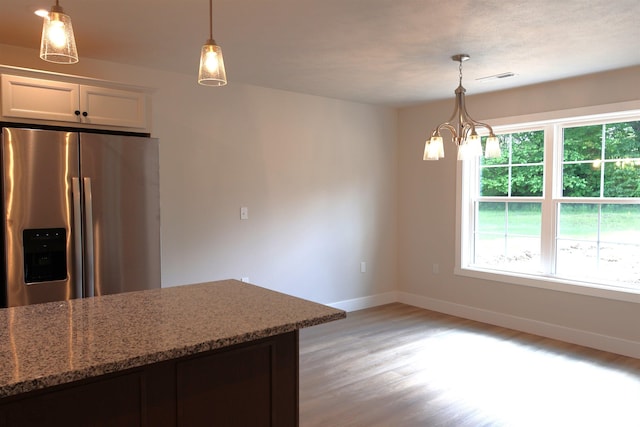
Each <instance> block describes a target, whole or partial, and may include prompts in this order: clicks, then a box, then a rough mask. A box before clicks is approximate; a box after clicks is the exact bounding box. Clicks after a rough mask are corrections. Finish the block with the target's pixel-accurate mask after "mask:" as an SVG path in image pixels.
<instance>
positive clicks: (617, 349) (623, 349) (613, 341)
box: [397, 292, 640, 359]
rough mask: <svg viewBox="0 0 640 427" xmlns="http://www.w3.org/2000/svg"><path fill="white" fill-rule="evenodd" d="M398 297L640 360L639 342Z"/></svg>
mask: <svg viewBox="0 0 640 427" xmlns="http://www.w3.org/2000/svg"><path fill="white" fill-rule="evenodd" d="M397 296H398V299H397V301H398V302H401V303H403V304H407V305H412V306H415V307H420V308H425V309H427V310H433V311H437V312H440V313H445V314H450V315H452V316H457V317H463V318H465V319H471V320H475V321H478V322H483V323H488V324H491V325H497V326H502V327H504V328H509V329H515V330H517V331H522V332H527V333H530V334H534V335H540V336H543V337H546V338H553V339H556V340H560V341H564V342H569V343H572V344H578V345H582V346H585V347H591V348H595V349H598V350H604V351H608V352H611V353H616V354H621V355H624V356H629V357H634V358H638V359H640V342H637V341H631V340H626V339H623V338H616V337H611V336H608V335H602V334H597V333H594V332H589V331H584V330H580V329H573V328H568V327H566V326H560V325H556V324H552V323H546V322H541V321H538V320H532V319H527V318H524V317H518V316H512V315H509V314H504V313H499V312H496V311H490V310H484V309H480V308H476V307H471V306H468V305H462V304H456V303H452V302H449V301H443V300H438V299H434V298H428V297H424V296H420V295H415V294H410V293H406V292H397Z"/></svg>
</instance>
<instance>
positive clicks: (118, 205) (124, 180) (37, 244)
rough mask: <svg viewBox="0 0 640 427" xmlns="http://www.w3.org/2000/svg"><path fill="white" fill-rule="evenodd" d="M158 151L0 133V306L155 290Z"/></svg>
mask: <svg viewBox="0 0 640 427" xmlns="http://www.w3.org/2000/svg"><path fill="white" fill-rule="evenodd" d="M158 150H159V149H158V141H157V140H156V139H153V138H146V137H140V136H129V135H111V134H101V133H82V132H75V131H54V130H43V129H25V128H10V127H4V128H2V153H1V155H2V197H1V198H0V201H1V203H2V227H0V230H1V231H0V232H1V233H2V236H1V237H2V239H1V240H2V241H3V242H4V245H0V247H1V248H2V251H3V253H2V256H1V257H0V262H1V263H2V273H3V281H4V286H3V287H1V288H0V305H2V306H8V307H11V306H17V305H26V304H34V303H40V302H48V301H57V300H66V299H72V298H81V297H90V296H94V295H106V294H112V293H119V292H127V291H134V290H142V289H150V288H159V287H160V203H159V176H158Z"/></svg>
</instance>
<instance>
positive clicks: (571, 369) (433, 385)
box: [413, 331, 640, 427]
mask: <svg viewBox="0 0 640 427" xmlns="http://www.w3.org/2000/svg"><path fill="white" fill-rule="evenodd" d="M414 344H415V343H414ZM423 344H424V345H423V346H422V348H421V350H420V351H418V352H416V353H415V355H414V358H415V360H414V362H415V363H417V364H419V366H421V367H422V369H421V370H420V374H418V375H415V376H414V377H415V378H413V381H414V382H415V384H414V385H418V384H422V385H423V386H425V387H428V388H429V389H431V390H433V389H439V390H441V391H442V392H444V393H443V396H444V397H443V398H444V399H455V400H458V401H462V402H463V404H464V406H466V407H468V408H469V410H472V411H476V412H478V413H482V414H486V416H487V418H488V419H493V420H496V421H497V422H498V423H499V425H500V424H503V425H517V426H519V427H520V426H536V427H538V426H563V427H565V426H577V425H579V426H605V425H607V426H617V427H620V426H640V405H639V404H638V403H639V402H640V379H638V378H637V377H633V376H631V375H628V374H625V373H623V372H620V371H617V370H615V369H611V368H608V367H606V366H600V365H597V364H595V363H587V362H584V361H577V360H574V359H572V358H571V357H570V355H566V354H561V353H554V352H552V351H549V350H536V349H535V348H534V347H531V346H526V345H522V344H516V343H513V342H507V341H503V340H501V339H498V338H493V337H487V336H484V335H480V334H477V333H473V332H466V331H458V332H453V333H448V334H446V335H444V336H437V335H436V336H432V337H429V338H426V339H425V340H424V342H423ZM613 390H615V393H611V392H610V391H613Z"/></svg>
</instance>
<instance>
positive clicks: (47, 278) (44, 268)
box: [22, 228, 67, 284]
mask: <svg viewBox="0 0 640 427" xmlns="http://www.w3.org/2000/svg"><path fill="white" fill-rule="evenodd" d="M22 241H23V244H24V281H25V282H26V283H27V284H29V283H38V282H51V281H56V280H65V279H66V278H67V247H66V243H67V231H66V229H64V228H39V229H28V230H24V231H23V232H22Z"/></svg>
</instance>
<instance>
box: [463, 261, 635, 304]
mask: <svg viewBox="0 0 640 427" xmlns="http://www.w3.org/2000/svg"><path fill="white" fill-rule="evenodd" d="M454 273H455V274H456V275H458V276H465V277H472V278H475V279H483V280H490V281H494V282H503V283H508V284H512V285H519V286H529V287H533V288H540V289H547V290H552V291H557V292H568V293H572V294H579V295H587V296H591V297H596V298H605V299H611V300H617V301H625V302H635V303H640V290H634V289H627V288H621V287H616V286H613V285H605V284H600V283H590V282H580V281H577V280H567V279H560V278H557V277H551V276H536V275H532V274H520V273H515V272H506V271H498V270H489V269H482V268H478V267H465V268H460V267H456V269H455V271H454Z"/></svg>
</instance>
